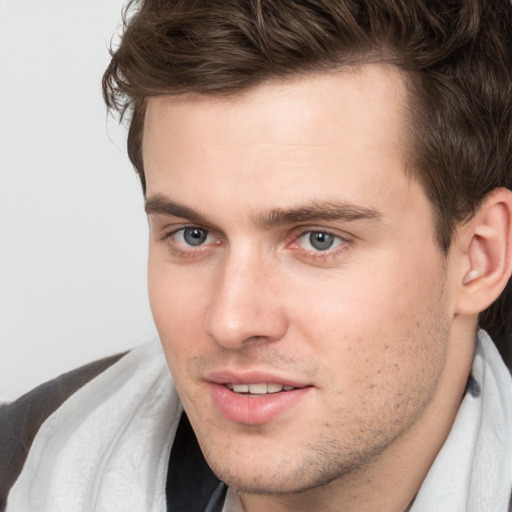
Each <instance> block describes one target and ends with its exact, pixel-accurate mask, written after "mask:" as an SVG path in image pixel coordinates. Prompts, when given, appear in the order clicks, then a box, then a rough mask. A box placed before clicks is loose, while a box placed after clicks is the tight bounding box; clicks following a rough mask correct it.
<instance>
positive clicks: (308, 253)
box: [160, 225, 351, 262]
mask: <svg viewBox="0 0 512 512" xmlns="http://www.w3.org/2000/svg"><path fill="white" fill-rule="evenodd" d="M188 229H189V230H194V229H197V230H199V231H203V232H204V233H206V236H207V237H208V236H211V232H210V230H208V229H205V228H202V227H200V226H194V225H191V226H180V227H179V228H177V229H174V230H172V231H170V232H168V233H164V234H163V235H162V236H161V237H160V240H162V241H164V242H167V243H168V247H169V250H170V251H171V253H172V255H173V256H175V257H178V258H195V257H198V256H201V255H203V254H205V253H206V252H207V251H208V250H209V245H199V246H197V247H193V246H188V248H187V249H182V248H181V247H180V244H179V243H177V242H176V241H175V240H174V239H173V238H174V237H175V236H176V235H177V234H179V233H184V232H185V230H188ZM313 233H321V234H324V235H328V236H332V237H333V238H334V239H336V240H339V241H340V243H339V244H338V245H336V246H335V247H333V248H328V249H326V250H324V251H322V250H317V251H315V250H311V249H304V248H302V247H300V245H299V241H300V239H301V238H302V237H304V236H306V235H310V236H311V234H313ZM215 243H216V244H220V243H221V241H220V240H219V239H216V242H215ZM350 246H351V240H350V239H348V238H346V237H344V236H341V235H340V234H337V233H334V232H333V231H330V230H328V229H325V228H323V229H319V228H316V229H315V228H310V227H308V228H307V229H306V228H303V229H302V230H301V231H300V232H299V233H297V234H294V235H293V239H292V241H291V242H289V243H287V245H286V247H287V248H291V249H293V250H295V251H297V252H300V253H301V254H300V258H301V259H306V260H309V261H315V262H327V261H329V260H332V259H335V258H336V257H337V256H338V255H339V254H340V253H342V252H344V251H346V250H348V249H349V248H350Z"/></svg>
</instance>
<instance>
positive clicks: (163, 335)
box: [148, 256, 207, 371]
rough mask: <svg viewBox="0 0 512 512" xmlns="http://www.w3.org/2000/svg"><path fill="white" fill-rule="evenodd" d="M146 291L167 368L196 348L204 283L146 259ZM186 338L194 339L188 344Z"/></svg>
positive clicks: (204, 290) (198, 339)
mask: <svg viewBox="0 0 512 512" xmlns="http://www.w3.org/2000/svg"><path fill="white" fill-rule="evenodd" d="M148 291H149V300H150V305H151V311H152V313H153V319H154V321H155V325H156V327H157V330H158V334H159V337H160V341H161V342H162V346H163V349H164V352H165V356H166V358H167V362H168V364H169V366H170V367H171V371H172V370H174V368H176V367H179V366H180V365H179V364H178V362H179V361H180V360H184V359H186V358H187V357H189V356H190V353H191V352H193V351H194V350H197V346H198V344H199V343H200V341H201V335H200V334H201V332H202V329H203V326H204V311H205V309H206V297H207V294H206V283H204V282H203V283H202V284H200V283H198V280H197V277H196V278H194V277H193V275H191V274H190V273H189V272H183V271H181V270H180V269H179V268H178V269H176V268H175V267H173V266H172V265H165V264H161V263H158V262H155V261H154V259H152V258H151V256H150V258H149V262H148ZM190 340H194V343H191V342H190Z"/></svg>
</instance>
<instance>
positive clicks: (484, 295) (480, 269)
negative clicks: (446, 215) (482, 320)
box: [457, 188, 512, 315]
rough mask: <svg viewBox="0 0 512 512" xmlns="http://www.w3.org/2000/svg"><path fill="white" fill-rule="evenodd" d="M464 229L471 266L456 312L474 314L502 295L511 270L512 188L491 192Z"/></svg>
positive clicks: (466, 275)
mask: <svg viewBox="0 0 512 512" xmlns="http://www.w3.org/2000/svg"><path fill="white" fill-rule="evenodd" d="M464 231H466V236H465V240H466V247H465V252H466V259H467V261H468V263H469V268H468V269H467V270H466V273H465V275H464V276H463V279H462V283H461V284H462V286H461V293H460V295H459V298H458V307H457V312H458V313H461V314H470V315H473V314H478V313H480V312H482V311H483V310H485V309H486V308H487V307H488V306H490V305H491V304H492V303H493V302H494V301H495V300H496V299H497V298H498V297H499V295H500V294H501V292H502V291H503V289H504V288H505V286H506V284H507V282H508V280H509V278H510V275H511V273H512V192H511V191H510V190H507V189H504V188H499V189H496V190H495V191H493V192H491V193H490V194H489V195H488V196H487V197H486V199H485V200H484V201H483V203H482V205H481V207H480V208H479V209H478V211H477V212H476V214H475V215H474V217H473V218H472V219H471V220H470V221H469V223H468V224H467V225H466V226H464Z"/></svg>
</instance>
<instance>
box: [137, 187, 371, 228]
mask: <svg viewBox="0 0 512 512" xmlns="http://www.w3.org/2000/svg"><path fill="white" fill-rule="evenodd" d="M145 211H146V214H148V215H151V214H160V215H168V216H172V217H180V218H184V219H188V220H189V221H191V222H198V223H201V224H209V222H208V220H207V218H206V216H205V215H203V214H201V213H199V212H197V211H196V210H194V209H192V208H189V207H188V206H185V205H183V204H180V203H179V202H176V201H174V200H172V199H170V198H169V197H166V196H164V195H162V194H155V195H153V196H150V197H148V198H147V199H146V203H145ZM380 218H381V214H380V213H379V212H378V211H377V210H375V209H373V208H368V207H365V206H361V205H358V204H354V203H348V202H334V201H313V202H311V203H308V204H306V205H303V206H299V207H296V208H287V209H284V208H274V209H272V210H270V211H269V212H266V213H264V214H260V215H257V216H256V217H255V223H256V224H258V225H260V226H263V227H265V228H271V227H274V226H279V225H283V224H293V223H298V222H312V221H316V220H325V221H342V222H355V221H360V220H369V221H378V220H380Z"/></svg>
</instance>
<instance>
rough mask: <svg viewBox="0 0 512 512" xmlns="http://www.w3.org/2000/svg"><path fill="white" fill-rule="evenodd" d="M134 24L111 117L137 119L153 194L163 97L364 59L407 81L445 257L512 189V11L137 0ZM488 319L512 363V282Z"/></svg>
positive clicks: (113, 74)
mask: <svg viewBox="0 0 512 512" xmlns="http://www.w3.org/2000/svg"><path fill="white" fill-rule="evenodd" d="M124 20H125V25H124V34H123V37H122V40H121V44H120V45H119V47H118V48H117V50H116V51H115V52H112V60H111V62H110V65H109V67H108V69H107V70H106V72H105V75H104V78H103V92H104V97H105V101H106V103H107V106H108V107H109V109H113V110H117V111H118V112H119V113H121V116H123V115H124V114H125V113H126V112H129V114H130V129H129V135H128V154H129V157H130V159H131V161H132V163H133V165H134V167H135V169H136V171H137V172H138V174H139V176H140V179H141V183H142V186H143V190H144V192H145V177H144V164H143V158H142V149H141V148H142V133H143V126H144V115H145V108H146V104H147V100H148V98H150V97H151V96H155V95H161V94H172V95H176V94H182V93H185V92H200V93H205V94H231V93H235V92H237V91H240V90H243V89H247V88H249V87H253V86H255V85H257V84H258V83H261V82H263V81H265V80H268V79H271V78H285V77H289V76H292V75H297V74H304V73H309V72H314V71H322V70H328V69H332V68H338V67H340V66H351V65H360V64H364V63H365V62H385V63H390V64H392V65H395V66H397V67H398V68H399V69H401V70H402V71H403V72H404V76H406V77H407V84H408V91H409V101H408V111H409V115H408V117H409V124H408V126H409V129H410V132H409V134H408V135H409V137H408V139H409V141H408V142H409V151H408V153H409V154H408V157H409V164H410V167H411V169H412V170H413V171H412V172H414V174H415V176H416V177H417V179H419V181H420V182H421V183H422V184H423V186H424V188H425V191H426V193H427V195H428V197H429V199H430V201H431V202H432V204H433V206H434V212H435V218H436V233H437V238H438V242H439V245H440V247H441V249H442V250H443V251H445V252H447V251H448V248H449V246H450V242H451V239H452V236H453V232H454V229H455V227H456V226H457V225H458V224H459V223H461V222H463V221H464V220H465V219H467V218H469V217H471V215H472V214H474V212H475V211H476V210H477V209H478V207H479V205H480V204H481V202H482V200H483V199H484V198H485V196H486V195H487V194H488V193H489V192H491V191H492V190H493V189H496V188H498V187H506V188H509V189H511V188H512V178H511V176H512V173H511V162H512V140H511V135H512V90H511V89H512V76H511V72H512V59H511V46H512V43H511V35H510V32H511V31H512V7H511V5H510V1H509V0H131V1H130V2H129V3H128V6H127V8H126V10H125V15H124ZM479 322H480V326H481V327H482V328H484V329H486V330H487V331H488V332H489V334H490V335H491V336H492V337H493V338H494V340H495V342H496V344H497V345H498V348H499V349H500V351H501V352H502V355H503V356H504V358H505V359H506V360H508V361H510V359H511V358H510V356H512V350H510V348H509V345H510V341H511V337H512V284H511V282H510V281H509V283H508V285H507V287H506V289H505V290H504V292H503V293H502V295H501V296H500V298H499V299H498V300H497V301H496V302H495V303H494V304H493V305H492V306H490V307H489V308H488V309H487V310H486V311H484V312H483V313H482V314H481V315H480V319H479Z"/></svg>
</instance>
